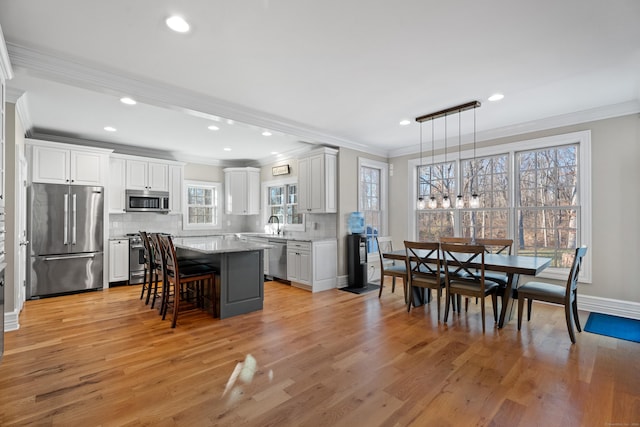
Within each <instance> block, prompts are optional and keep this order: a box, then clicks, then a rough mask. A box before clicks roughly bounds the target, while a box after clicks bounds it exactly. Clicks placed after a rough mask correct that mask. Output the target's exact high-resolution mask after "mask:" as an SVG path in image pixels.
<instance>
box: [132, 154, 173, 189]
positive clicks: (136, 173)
mask: <svg viewBox="0 0 640 427" xmlns="http://www.w3.org/2000/svg"><path fill="white" fill-rule="evenodd" d="M126 187H127V189H128V190H148V191H169V165H168V164H167V163H161V162H150V161H145V160H133V159H127V178H126Z"/></svg>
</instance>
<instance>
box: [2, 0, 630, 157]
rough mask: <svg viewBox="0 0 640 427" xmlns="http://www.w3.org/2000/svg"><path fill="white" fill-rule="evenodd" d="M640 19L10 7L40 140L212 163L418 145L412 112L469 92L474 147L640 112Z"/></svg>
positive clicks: (561, 9)
mask: <svg viewBox="0 0 640 427" xmlns="http://www.w3.org/2000/svg"><path fill="white" fill-rule="evenodd" d="M174 13H175V14H180V15H181V16H183V17H184V18H185V19H186V20H187V21H188V22H189V23H190V24H191V31H190V32H189V33H187V34H178V33H174V32H172V31H170V30H168V29H167V27H166V26H165V24H164V20H165V19H166V18H167V17H168V16H169V15H171V14H174ZM639 22H640V2H638V1H636V0H615V1H610V2H603V1H601V0H564V1H561V2H558V1H557V0H553V1H552V0H541V1H529V2H524V1H513V0H496V1H485V2H460V1H450V2H443V1H439V2H435V1H430V0H394V1H391V0H386V1H385V0H367V1H364V0H351V1H345V0H323V1H311V0H244V1H220V0H218V1H213V0H198V1H195V0H192V1H189V2H175V1H168V0H136V1H130V0H110V1H100V2H99V1H86V0H58V1H55V2H54V1H50V0H21V1H15V0H0V26H1V28H2V31H3V33H4V37H5V40H6V42H7V47H8V52H9V57H10V59H11V64H12V66H13V70H14V74H15V76H14V78H13V79H12V80H11V81H10V82H9V89H10V93H9V94H10V95H11V94H16V95H15V96H16V97H17V96H19V95H21V94H22V93H25V95H24V96H23V98H22V101H21V103H20V104H19V106H20V107H21V108H20V110H21V111H20V112H21V113H22V114H21V115H22V116H23V118H24V119H25V120H26V121H27V127H29V128H30V129H29V130H30V132H31V135H34V136H42V135H59V136H62V137H71V138H80V139H88V140H93V141H102V142H105V143H108V144H116V145H119V146H134V147H137V148H140V149H146V150H153V151H158V152H167V153H169V154H170V155H171V156H172V157H174V158H180V159H184V160H190V161H201V162H207V163H208V162H216V161H222V162H228V161H231V160H241V161H248V160H257V161H268V160H273V159H274V158H275V157H274V156H275V155H274V154H272V153H273V152H278V153H281V154H282V153H284V155H291V154H292V153H295V152H297V151H299V150H301V149H305V148H306V147H308V144H309V143H321V144H327V145H334V146H343V147H350V148H354V149H358V150H361V151H365V152H370V153H373V154H378V155H382V156H394V155H400V154H406V153H410V152H416V151H417V150H418V148H419V139H420V136H419V135H420V130H419V125H418V124H417V123H415V121H414V120H413V119H414V118H415V117H418V116H421V115H424V114H427V113H431V112H433V111H437V110H441V109H444V108H447V107H451V106H454V105H456V104H460V103H464V102H468V101H472V100H479V101H481V102H482V107H481V108H479V109H477V111H476V114H477V130H478V138H479V139H482V138H489V137H498V136H504V135H509V134H517V133H522V132H525V131H529V130H537V129H543V128H549V127H553V126H560V125H564V124H572V123H577V122H580V121H586V120H593V119H598V118H606V117H611V116H616V115H622V114H629V113H635V112H640V24H639ZM494 92H502V93H504V95H505V98H504V100H502V101H499V102H494V103H491V102H488V101H487V97H488V96H490V95H491V94H493V93H494ZM122 96H131V97H133V98H135V99H136V100H137V101H138V104H137V105H135V106H125V105H123V104H121V103H120V102H119V98H120V97H122ZM468 114H472V113H463V115H462V123H461V125H462V134H463V137H462V138H463V142H467V141H469V140H470V138H471V136H470V132H471V129H472V126H473V125H472V123H473V119H472V116H469V115H468ZM227 119H232V120H234V121H235V123H234V124H233V125H230V124H228V123H227ZM402 119H409V120H411V124H410V125H408V126H404V127H402V126H399V124H398V123H399V121H400V120H402ZM450 120H454V121H453V122H451V121H450V122H449V127H450V128H451V129H448V135H449V137H450V138H451V137H453V138H454V141H456V142H457V133H458V123H457V122H456V121H455V120H457V118H451V119H450ZM212 123H218V125H219V127H220V130H218V131H210V130H208V129H207V126H209V125H210V124H212ZM108 125H109V126H114V127H116V128H117V129H118V130H117V132H112V133H108V132H106V131H104V130H103V127H104V126H108ZM436 126H437V128H436V139H442V133H443V132H444V131H443V129H444V125H443V124H439V123H437V124H436ZM429 129H430V128H427V134H429V137H427V138H426V139H427V140H428V139H429V138H430V130H429ZM264 130H270V131H271V132H272V133H273V135H272V136H269V137H265V136H262V135H261V133H262V132H263V131H264ZM449 141H450V142H449V143H451V140H449ZM441 143H442V141H439V143H438V144H439V145H440V144H441ZM224 147H228V148H231V149H232V151H223V148H224ZM121 148H122V147H121ZM132 150H133V149H132Z"/></svg>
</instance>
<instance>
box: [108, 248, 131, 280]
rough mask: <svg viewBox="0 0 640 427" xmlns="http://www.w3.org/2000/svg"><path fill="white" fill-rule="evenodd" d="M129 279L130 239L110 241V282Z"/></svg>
mask: <svg viewBox="0 0 640 427" xmlns="http://www.w3.org/2000/svg"><path fill="white" fill-rule="evenodd" d="M123 280H129V240H126V239H123V240H110V241H109V282H120V281H123Z"/></svg>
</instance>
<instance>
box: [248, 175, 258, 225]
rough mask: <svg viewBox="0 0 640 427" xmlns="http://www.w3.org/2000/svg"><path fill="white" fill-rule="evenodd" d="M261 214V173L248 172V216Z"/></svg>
mask: <svg viewBox="0 0 640 427" xmlns="http://www.w3.org/2000/svg"><path fill="white" fill-rule="evenodd" d="M259 213H260V172H254V171H249V172H247V214H248V215H258V214H259Z"/></svg>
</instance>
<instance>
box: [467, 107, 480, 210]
mask: <svg viewBox="0 0 640 427" xmlns="http://www.w3.org/2000/svg"><path fill="white" fill-rule="evenodd" d="M478 104H479V103H478ZM476 108H477V107H473V168H472V171H474V172H473V173H475V171H476V166H477V165H476ZM473 181H474V179H473V176H471V200H470V201H469V206H471V207H472V208H473V209H477V208H479V207H480V197H478V193H477V192H475V191H474V189H473Z"/></svg>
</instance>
